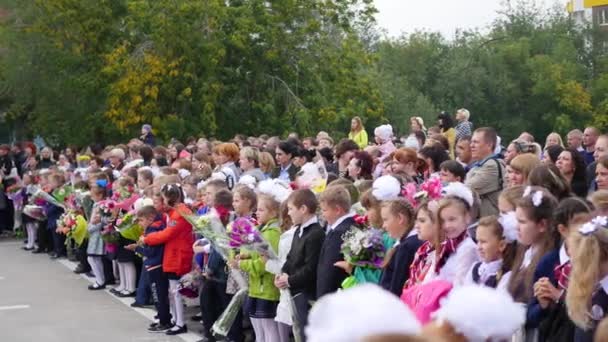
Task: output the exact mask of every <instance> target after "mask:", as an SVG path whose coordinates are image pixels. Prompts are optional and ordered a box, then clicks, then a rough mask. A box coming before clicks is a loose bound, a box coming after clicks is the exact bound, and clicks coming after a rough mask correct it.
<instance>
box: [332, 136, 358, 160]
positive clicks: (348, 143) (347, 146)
mask: <svg viewBox="0 0 608 342" xmlns="http://www.w3.org/2000/svg"><path fill="white" fill-rule="evenodd" d="M358 150H359V145H357V143H356V142H354V141H352V140H350V139H342V140H340V142H339V143H338V145H336V158H340V157H342V155H343V154H345V153H346V152H348V151H358Z"/></svg>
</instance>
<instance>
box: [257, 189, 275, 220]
mask: <svg viewBox="0 0 608 342" xmlns="http://www.w3.org/2000/svg"><path fill="white" fill-rule="evenodd" d="M257 205H258V207H260V206H264V207H265V208H266V209H268V210H269V211H270V212H272V214H273V217H274V218H279V216H280V214H281V203H279V202H278V201H277V200H276V199H274V197H273V196H272V195H269V194H258V203H257Z"/></svg>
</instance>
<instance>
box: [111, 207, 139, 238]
mask: <svg viewBox="0 0 608 342" xmlns="http://www.w3.org/2000/svg"><path fill="white" fill-rule="evenodd" d="M116 231H118V233H120V235H121V236H122V237H124V238H125V239H127V240H132V241H137V240H139V237H140V236H142V235H143V234H144V228H142V226H140V225H139V224H138V223H137V220H136V219H135V215H134V214H133V213H127V214H125V215H124V216H122V217H121V218H119V219H117V220H116Z"/></svg>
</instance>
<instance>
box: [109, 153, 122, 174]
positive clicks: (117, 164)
mask: <svg viewBox="0 0 608 342" xmlns="http://www.w3.org/2000/svg"><path fill="white" fill-rule="evenodd" d="M108 159H110V165H109V166H110V168H112V170H116V171H120V170H122V168H123V166H124V160H125V151H124V150H123V149H121V148H115V149H112V151H110V155H109V158H108Z"/></svg>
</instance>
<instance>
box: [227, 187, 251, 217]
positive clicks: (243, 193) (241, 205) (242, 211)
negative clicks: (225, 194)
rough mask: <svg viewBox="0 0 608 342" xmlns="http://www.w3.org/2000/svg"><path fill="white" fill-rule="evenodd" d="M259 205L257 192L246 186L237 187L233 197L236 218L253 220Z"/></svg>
mask: <svg viewBox="0 0 608 342" xmlns="http://www.w3.org/2000/svg"><path fill="white" fill-rule="evenodd" d="M256 205H257V197H256V195H255V191H253V190H252V189H251V188H249V187H248V186H245V185H237V186H236V188H234V196H233V197H232V207H233V208H234V214H235V215H236V217H245V218H252V217H254V216H255V215H254V210H255V207H256Z"/></svg>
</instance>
